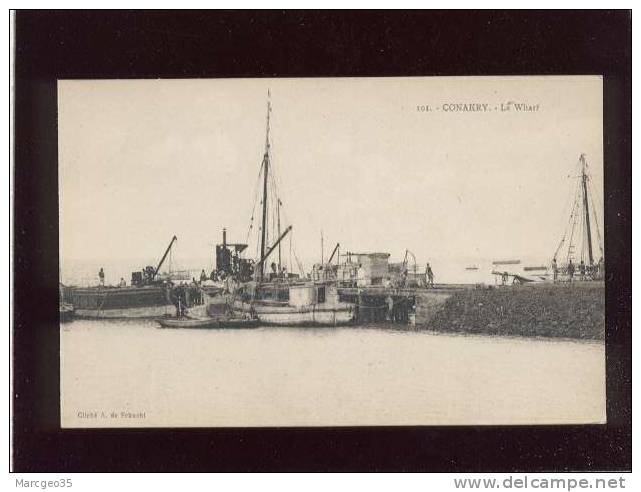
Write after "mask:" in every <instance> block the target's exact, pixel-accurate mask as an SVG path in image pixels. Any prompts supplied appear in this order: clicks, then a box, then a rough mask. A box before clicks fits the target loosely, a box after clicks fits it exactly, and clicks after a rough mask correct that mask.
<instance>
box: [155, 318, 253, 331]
mask: <svg viewBox="0 0 641 492" xmlns="http://www.w3.org/2000/svg"><path fill="white" fill-rule="evenodd" d="M157 321H158V324H160V326H161V327H163V328H210V329H211V328H255V327H257V326H258V324H259V321H258V319H256V318H233V317H231V318H230V317H219V318H189V317H182V318H160V319H158V320H157Z"/></svg>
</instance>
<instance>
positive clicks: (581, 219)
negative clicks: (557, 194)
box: [552, 154, 605, 281]
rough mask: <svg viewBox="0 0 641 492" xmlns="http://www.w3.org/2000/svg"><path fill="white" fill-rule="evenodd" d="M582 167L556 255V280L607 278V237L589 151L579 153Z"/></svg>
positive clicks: (553, 267)
mask: <svg viewBox="0 0 641 492" xmlns="http://www.w3.org/2000/svg"><path fill="white" fill-rule="evenodd" d="M579 167H580V174H579V175H578V176H577V178H578V179H577V184H576V191H575V194H574V201H573V202H572V207H571V211H570V218H569V221H568V223H567V225H566V227H565V231H564V233H563V236H562V238H561V241H560V243H559V246H558V247H557V249H556V251H555V253H554V256H553V258H552V271H553V274H554V280H555V281H558V280H570V281H572V280H602V279H603V278H604V273H605V270H604V261H603V240H602V238H601V230H600V229H599V221H598V217H597V210H596V207H595V206H594V198H593V196H592V180H591V177H590V174H589V172H588V162H587V158H586V156H585V154H581V155H580V156H579ZM597 251H598V254H599V257H598V259H597V257H596V254H597Z"/></svg>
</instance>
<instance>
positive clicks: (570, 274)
mask: <svg viewBox="0 0 641 492" xmlns="http://www.w3.org/2000/svg"><path fill="white" fill-rule="evenodd" d="M568 277H570V282H572V280H573V279H574V263H572V260H570V263H568Z"/></svg>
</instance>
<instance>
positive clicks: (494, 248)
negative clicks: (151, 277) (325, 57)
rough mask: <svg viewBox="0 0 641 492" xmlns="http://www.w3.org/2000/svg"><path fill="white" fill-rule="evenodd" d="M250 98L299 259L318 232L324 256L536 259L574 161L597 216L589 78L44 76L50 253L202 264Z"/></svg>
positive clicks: (255, 154) (233, 189) (235, 183)
mask: <svg viewBox="0 0 641 492" xmlns="http://www.w3.org/2000/svg"><path fill="white" fill-rule="evenodd" d="M268 89H269V90H270V92H271V102H272V108H273V111H272V115H271V136H272V166H273V170H274V171H275V174H276V177H277V180H278V183H279V190H280V198H281V200H282V202H283V206H282V222H283V228H284V227H285V226H286V225H290V224H291V225H292V226H293V234H292V242H293V246H294V249H295V251H296V254H297V256H298V257H299V258H300V259H301V260H302V261H303V262H304V263H306V265H311V263H312V262H313V261H319V260H320V255H321V241H320V236H321V230H322V231H323V237H324V244H325V248H324V250H325V256H327V254H328V252H329V251H331V249H332V248H333V246H334V244H335V243H336V242H340V244H341V250H342V251H354V252H361V251H363V252H369V251H384V252H389V253H391V254H392V258H393V259H397V261H400V260H402V257H403V254H404V252H405V250H406V249H409V250H411V251H412V252H413V253H414V254H415V255H416V257H417V259H418V261H419V263H423V262H425V261H428V260H430V259H434V258H447V259H457V260H460V261H467V260H469V261H473V259H474V258H491V259H505V258H519V257H530V258H541V259H549V258H551V256H552V254H553V253H554V250H555V249H556V247H557V245H558V242H559V241H560V238H561V235H562V234H563V230H564V228H565V225H566V223H567V221H568V214H569V202H570V195H571V193H572V190H573V189H574V182H573V179H574V178H573V177H574V175H573V173H574V172H575V169H576V164H577V162H578V159H579V155H580V154H582V153H585V154H586V156H587V159H588V162H589V165H590V170H591V173H592V181H593V187H594V190H595V191H596V192H597V193H596V196H595V201H596V203H597V204H598V205H597V207H598V208H599V210H598V215H599V221H600V223H601V224H602V221H603V209H602V207H603V143H602V140H603V137H602V79H601V77H594V76H591V77H576V76H573V77H569V76H568V77H558V76H555V77H455V78H448V77H417V78H342V79H336V78H325V79H314V78H310V79H190V80H104V81H91V80H88V81H85V80H83V81H75V80H74V81H59V84H58V131H59V133H58V138H59V204H60V205H59V206H60V254H61V261H62V262H63V263H64V262H65V261H89V260H97V261H102V260H105V261H107V260H123V261H124V260H127V259H133V258H136V259H138V258H141V259H148V261H149V264H152V263H153V262H154V261H157V260H158V259H159V258H160V256H162V253H163V252H164V249H165V248H166V246H167V245H168V243H169V241H170V239H171V237H172V236H173V235H174V234H175V235H176V236H177V237H178V242H177V243H176V246H175V251H173V253H172V255H173V257H174V258H183V259H184V261H185V262H188V261H192V260H194V259H207V258H208V259H210V260H211V258H212V255H213V245H214V244H215V243H217V242H220V241H221V234H222V232H221V231H222V228H223V227H226V228H227V231H228V233H227V234H228V241H230V242H245V241H246V239H247V231H248V227H249V223H250V217H251V214H252V206H253V205H254V200H255V192H256V185H257V177H258V173H259V169H260V165H261V161H262V155H263V151H264V142H265V113H266V101H267V91H268ZM509 102H513V103H526V104H531V105H535V106H536V108H537V110H536V111H532V112H517V111H515V110H514V104H512V105H511V109H510V110H509V111H501V105H502V104H503V105H504V106H507V105H508V103H509ZM456 104H459V105H462V104H487V108H489V109H490V111H485V112H483V111H474V112H469V111H467V112H465V111H446V109H451V108H453V107H454V106H453V105H456ZM426 105H427V106H429V107H430V111H422V110H421V107H423V106H426ZM537 105H538V106H537ZM601 230H603V228H602V226H601ZM252 244H253V243H252ZM286 244H287V246H286V248H287V249H288V244H289V243H286ZM248 251H249V252H255V251H256V249H255V247H254V246H253V245H252V246H250V248H249V249H248ZM152 260H153V261H152ZM210 263H211V262H210Z"/></svg>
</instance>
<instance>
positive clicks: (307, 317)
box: [233, 283, 356, 326]
mask: <svg viewBox="0 0 641 492" xmlns="http://www.w3.org/2000/svg"><path fill="white" fill-rule="evenodd" d="M240 297H241V298H240V299H237V300H236V301H235V302H234V304H233V306H234V310H235V311H237V312H242V313H252V314H255V315H256V316H257V317H258V319H259V320H260V323H261V324H264V325H278V326H340V325H347V324H350V323H351V322H352V321H354V318H355V314H356V311H355V307H354V304H352V303H348V302H342V301H341V300H340V297H339V295H338V290H337V288H336V286H334V285H318V284H313V283H302V284H300V283H299V284H290V285H288V284H280V285H279V284H271V285H270V284H263V285H256V286H254V291H253V292H251V291H249V292H244V293H243V294H241V296H240Z"/></svg>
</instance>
